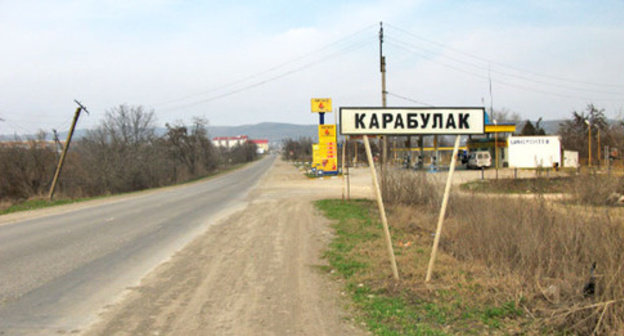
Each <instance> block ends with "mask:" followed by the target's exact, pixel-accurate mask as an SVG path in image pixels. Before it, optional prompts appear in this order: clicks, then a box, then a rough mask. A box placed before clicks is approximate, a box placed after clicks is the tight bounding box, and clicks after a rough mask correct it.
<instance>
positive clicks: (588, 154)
mask: <svg viewBox="0 0 624 336" xmlns="http://www.w3.org/2000/svg"><path fill="white" fill-rule="evenodd" d="M585 123H586V124H587V129H588V133H587V166H589V167H591V165H592V164H591V159H592V158H591V157H592V155H591V154H592V147H591V122H589V120H587V119H585Z"/></svg>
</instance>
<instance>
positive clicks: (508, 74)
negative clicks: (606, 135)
mask: <svg viewBox="0 0 624 336" xmlns="http://www.w3.org/2000/svg"><path fill="white" fill-rule="evenodd" d="M389 40H390V41H393V42H394V43H399V44H403V45H404V46H407V47H410V48H414V49H419V50H423V51H425V52H429V53H432V54H433V53H434V52H433V51H431V50H430V49H427V48H424V47H418V46H416V45H413V44H410V43H408V42H405V41H402V40H399V39H395V38H393V37H389ZM431 56H432V57H434V56H439V57H442V58H447V59H450V60H452V61H454V62H457V63H461V64H464V65H468V66H472V67H475V68H477V69H480V70H486V71H490V70H491V72H492V73H496V74H499V75H503V76H507V77H512V78H516V79H520V80H524V81H529V82H533V83H537V84H542V85H546V86H553V87H557V88H563V89H568V90H573V91H582V92H587V91H591V92H595V93H601V94H607V95H617V96H621V95H622V93H621V92H614V91H603V90H598V89H592V88H582V87H576V86H569V85H565V84H555V83H550V82H547V81H544V80H539V79H534V78H530V77H527V76H523V75H519V74H513V73H509V72H505V71H501V70H497V69H490V68H489V67H488V66H485V65H480V64H476V63H472V62H468V61H465V60H462V59H459V58H456V57H453V56H449V55H446V54H437V55H431Z"/></svg>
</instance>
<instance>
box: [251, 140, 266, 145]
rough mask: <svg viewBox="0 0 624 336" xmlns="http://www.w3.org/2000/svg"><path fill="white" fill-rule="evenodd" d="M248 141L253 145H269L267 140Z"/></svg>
mask: <svg viewBox="0 0 624 336" xmlns="http://www.w3.org/2000/svg"><path fill="white" fill-rule="evenodd" d="M249 141H251V142H252V143H255V144H268V143H269V140H266V139H260V140H249Z"/></svg>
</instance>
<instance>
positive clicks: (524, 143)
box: [507, 136, 561, 168]
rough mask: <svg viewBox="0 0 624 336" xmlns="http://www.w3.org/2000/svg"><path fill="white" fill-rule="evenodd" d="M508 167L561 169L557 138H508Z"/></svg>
mask: <svg viewBox="0 0 624 336" xmlns="http://www.w3.org/2000/svg"><path fill="white" fill-rule="evenodd" d="M507 141H508V142H507V145H508V150H509V167H513V168H538V167H541V168H552V167H553V166H554V165H555V164H557V166H559V167H561V141H560V140H559V137H558V136H510V137H509V139H508V140H507Z"/></svg>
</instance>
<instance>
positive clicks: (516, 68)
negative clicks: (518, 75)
mask: <svg viewBox="0 0 624 336" xmlns="http://www.w3.org/2000/svg"><path fill="white" fill-rule="evenodd" d="M388 26H389V27H391V28H394V29H396V30H398V31H399V32H402V33H404V34H406V35H409V36H411V37H413V38H416V39H418V40H421V41H425V42H427V43H430V44H433V45H436V46H438V47H440V48H443V49H447V50H450V51H453V52H456V53H459V54H462V55H465V56H468V57H470V58H473V59H476V60H479V61H481V62H485V63H491V64H496V65H498V66H501V67H506V68H509V69H512V70H514V71H518V72H523V73H527V74H531V75H533V76H538V77H542V78H550V79H552V80H557V81H563V82H570V83H577V84H585V85H593V86H602V87H612V88H624V85H623V84H611V83H595V82H590V81H580V80H575V79H570V78H564V77H560V76H553V75H549V74H541V73H538V72H535V71H529V70H526V69H521V68H518V67H516V66H513V65H509V64H505V63H501V62H497V61H494V60H491V59H487V58H484V57H480V56H477V55H474V54H471V53H468V52H466V51H463V50H460V49H457V48H453V47H449V46H447V45H445V44H442V43H440V42H436V41H433V40H430V39H427V38H425V37H422V36H419V35H417V34H414V33H412V32H410V31H408V30H405V29H402V28H399V27H397V26H394V25H392V24H388Z"/></svg>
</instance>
